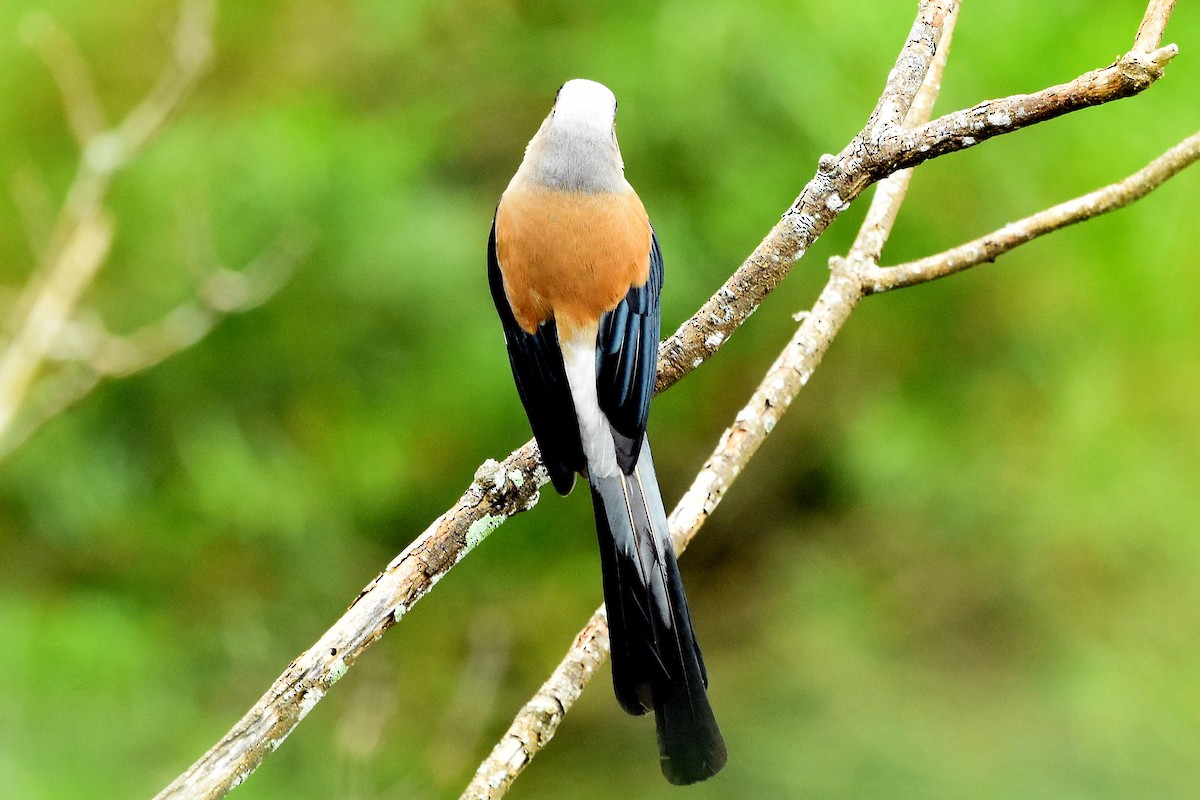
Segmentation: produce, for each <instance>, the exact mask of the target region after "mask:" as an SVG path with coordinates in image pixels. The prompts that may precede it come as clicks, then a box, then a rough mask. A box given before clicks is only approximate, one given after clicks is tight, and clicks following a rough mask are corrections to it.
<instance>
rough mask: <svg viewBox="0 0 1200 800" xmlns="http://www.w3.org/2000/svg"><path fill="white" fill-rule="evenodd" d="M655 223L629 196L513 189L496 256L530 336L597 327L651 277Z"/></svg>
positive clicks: (499, 218) (502, 209)
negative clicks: (552, 326) (541, 330)
mask: <svg viewBox="0 0 1200 800" xmlns="http://www.w3.org/2000/svg"><path fill="white" fill-rule="evenodd" d="M650 238H651V230H650V220H649V218H648V217H647V216H646V209H645V207H644V206H643V205H642V201H641V200H640V199H639V198H638V196H637V194H636V193H635V192H633V191H632V190H630V191H628V192H622V193H611V192H573V191H563V190H561V189H554V188H549V187H545V186H537V185H532V184H530V183H529V182H514V185H511V186H509V188H508V191H506V192H505V193H504V197H503V198H501V200H500V205H499V207H498V208H497V210H496V255H497V260H498V261H499V262H500V270H501V272H502V274H503V276H504V291H505V294H506V295H507V296H508V301H509V304H510V305H511V306H512V310H513V315H514V316H515V317H516V319H517V324H519V325H520V326H521V328H522V330H524V331H525V332H526V333H534V332H535V331H536V330H537V327H538V325H540V324H542V323H543V322H546V321H547V320H549V319H551V318H553V319H554V320H555V322H556V324H557V326H558V330H559V333H560V335H563V336H568V337H569V336H571V335H572V334H573V333H574V332H576V331H578V330H580V329H582V328H585V327H587V326H590V325H594V324H595V323H596V321H597V320H599V319H600V317H601V316H603V315H604V314H605V312H607V311H611V310H612V309H613V308H615V307H616V305H617V303H619V302H620V301H621V298H623V297H625V295H626V294H627V293H628V292H629V289H630V288H631V287H634V286H641V285H643V284H645V282H646V278H647V276H648V274H649V269H650V247H651V244H650Z"/></svg>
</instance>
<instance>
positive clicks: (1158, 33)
mask: <svg viewBox="0 0 1200 800" xmlns="http://www.w3.org/2000/svg"><path fill="white" fill-rule="evenodd" d="M1174 9H1175V0H1151V3H1150V5H1148V6H1147V7H1146V13H1145V15H1143V17H1142V24H1141V25H1139V26H1138V30H1137V36H1135V37H1134V39H1133V49H1134V50H1135V51H1137V52H1139V53H1151V52H1153V51H1155V50H1157V49H1158V48H1159V46H1160V45H1161V44H1162V40H1163V34H1164V33H1165V32H1166V29H1167V22H1168V21H1169V20H1170V19H1171V12H1172V11H1173V10H1174Z"/></svg>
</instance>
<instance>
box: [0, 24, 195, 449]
mask: <svg viewBox="0 0 1200 800" xmlns="http://www.w3.org/2000/svg"><path fill="white" fill-rule="evenodd" d="M212 14H213V3H212V0H187V1H186V2H185V3H184V6H183V7H182V10H181V13H180V20H179V24H178V27H177V31H176V48H175V52H174V56H173V62H172V66H171V67H170V68H168V69H167V70H165V71H164V73H163V78H162V79H161V80H160V81H159V84H158V85H156V87H155V88H154V89H152V90H151V91H150V93H149V94H148V95H147V96H146V98H145V99H143V100H142V102H140V103H139V104H138V105H137V106H136V107H134V109H133V110H132V111H130V112H129V114H128V115H127V116H126V118H125V119H124V120H123V121H122V122H121V123H120V124H119V125H118V126H117V128H116V129H115V130H111V131H107V132H105V131H104V130H103V119H104V117H103V112H102V111H101V109H100V104H99V100H98V99H97V98H96V94H95V90H94V88H93V87H92V84H91V78H90V76H89V73H88V71H87V67H86V65H84V64H83V59H82V58H81V57H80V56H79V54H78V52H77V51H76V50H75V48H74V45H73V44H71V42H70V38H69V37H68V36H67V35H66V34H65V33H64V32H63V31H62V30H61V29H59V28H57V27H56V26H55V25H54V24H53V23H52V22H50V21H49V20H48V18H45V17H40V16H35V17H34V18H33V19H32V22H28V23H27V24H26V29H25V35H26V38H27V39H28V40H30V42H31V46H33V47H35V48H36V49H37V50H38V52H39V53H40V54H41V55H42V58H43V59H44V60H45V61H46V64H47V67H48V68H49V69H50V71H51V73H52V75H53V76H54V78H55V81H56V82H57V84H58V86H59V89H60V91H61V93H62V101H63V106H64V107H65V108H66V114H67V117H68V120H69V121H70V124H71V129H72V131H74V133H75V136H76V138H77V139H78V140H79V144H80V149H81V153H80V160H79V166H78V169H77V171H76V175H75V179H74V181H73V182H72V184H71V186H70V188H69V189H68V190H67V195H66V199H65V200H64V202H63V205H62V209H61V210H60V212H59V215H58V219H57V221H56V222H55V225H54V228H53V231H52V232H51V234H50V238H49V241H48V243H47V244H46V246H45V247H44V248H35V249H39V250H40V255H41V257H42V265H41V268H40V269H39V270H38V271H37V272H35V273H34V275H33V276H32V277H31V278H30V279H29V281H28V283H27V284H26V288H25V291H24V292H23V296H22V297H21V299H20V300H19V301H18V303H17V307H16V320H17V321H16V322H15V324H14V326H13V327H12V328H11V330H12V334H11V340H10V342H9V345H8V347H7V348H6V349H5V351H4V353H3V354H2V355H0V440H3V439H4V438H5V437H6V436H7V435H8V434H9V432H10V428H11V427H12V425H13V423H14V420H16V419H17V414H18V412H19V411H20V409H21V406H22V404H23V403H24V402H25V400H26V398H27V396H28V395H29V391H30V389H31V387H32V386H33V382H34V380H35V379H36V378H37V376H38V374H39V372H40V370H41V368H42V365H43V363H44V361H45V360H46V358H47V356H48V354H49V353H50V351H51V350H52V349H53V348H54V346H55V342H56V340H57V338H58V336H59V335H60V334H61V333H62V331H63V330H64V329H66V328H67V326H68V324H69V321H70V319H71V317H72V315H73V313H74V311H75V307H76V305H77V304H78V302H79V300H80V297H81V296H82V295H83V292H84V291H85V290H86V288H87V287H88V285H90V283H91V282H92V280H93V278H95V276H96V273H97V272H98V271H99V269H100V267H101V266H102V265H103V263H104V260H105V258H106V257H107V255H108V249H109V246H110V245H111V243H112V236H113V223H112V221H111V219H110V218H109V216H108V213H107V212H106V211H105V209H104V198H105V194H106V193H107V191H108V185H109V180H110V178H111V175H112V172H113V171H114V170H115V169H117V168H118V167H120V166H121V165H122V164H124V163H125V162H126V161H128V159H129V158H130V157H132V156H133V155H134V154H136V153H137V152H139V151H140V150H141V149H142V148H143V147H144V146H145V145H146V144H147V142H148V141H149V140H150V138H151V136H152V135H153V134H154V133H156V132H157V131H158V130H159V128H160V126H161V124H162V122H163V121H164V120H165V119H167V118H168V117H169V115H170V114H171V113H172V112H173V111H174V110H175V108H176V107H177V106H178V105H179V103H180V102H181V101H182V100H183V98H184V96H185V95H186V93H187V91H188V89H189V88H190V87H191V86H193V85H194V84H195V82H196V81H197V80H198V78H199V76H200V74H201V73H202V72H203V70H204V67H205V65H206V64H207V61H208V57H209V55H210V53H211V41H212V21H213V20H212ZM160 87H165V88H160ZM77 385H82V384H77Z"/></svg>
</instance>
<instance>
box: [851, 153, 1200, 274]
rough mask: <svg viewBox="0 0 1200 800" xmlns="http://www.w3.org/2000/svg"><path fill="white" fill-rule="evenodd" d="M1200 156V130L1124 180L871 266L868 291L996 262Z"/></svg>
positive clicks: (1135, 195) (1154, 184) (1114, 205)
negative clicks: (961, 239) (927, 252)
mask: <svg viewBox="0 0 1200 800" xmlns="http://www.w3.org/2000/svg"><path fill="white" fill-rule="evenodd" d="M1198 160H1200V133H1195V134H1192V135H1191V136H1189V137H1188V138H1186V139H1184V140H1183V141H1182V142H1180V143H1179V144H1177V145H1175V146H1174V147H1172V148H1171V149H1170V150H1168V151H1167V152H1165V153H1163V154H1162V155H1161V156H1159V157H1158V158H1156V159H1154V160H1153V161H1151V162H1150V163H1149V164H1147V165H1146V166H1145V167H1143V168H1142V169H1140V170H1138V171H1137V172H1135V173H1133V174H1132V175H1130V176H1129V177H1127V178H1125V179H1124V180H1120V181H1117V182H1116V183H1113V184H1109V185H1108V186H1105V187H1103V188H1101V189H1097V190H1095V191H1093V192H1088V193H1087V194H1085V195H1082V196H1080V197H1076V198H1075V199H1073V200H1068V201H1067V202H1065V203H1060V204H1058V205H1056V206H1054V207H1053V208H1047V209H1046V210H1044V211H1039V212H1038V213H1036V214H1033V215H1032V216H1029V217H1026V218H1025V219H1022V220H1019V221H1017V222H1010V223H1009V224H1007V225H1005V226H1004V227H1003V228H1000V229H998V230H994V231H992V232H991V233H988V234H985V235H983V236H980V237H979V238H978V239H974V240H972V241H970V242H967V243H966V244H961V245H959V246H958V247H954V248H952V249H950V250H947V251H945V252H943V253H938V254H937V255H932V256H927V257H925V258H920V259H917V260H916V261H909V262H907V263H904V264H899V265H897V266H894V267H878V266H871V267H868V268H866V269H864V270H863V272H862V278H863V280H864V282H865V287H864V288H865V289H866V291H867V293H868V294H879V293H880V292H887V291H891V290H892V289H901V288H904V287H906V286H913V285H915V284H918V283H926V282H928V281H931V280H934V279H936V278H944V277H946V276H947V275H953V274H955V273H956V272H962V271H963V270H965V269H969V268H970V267H974V266H976V265H978V264H984V263H988V262H991V261H995V260H996V259H997V258H999V257H1000V256H1001V255H1003V254H1004V253H1007V252H1008V251H1009V250H1012V249H1013V248H1014V247H1018V246H1019V245H1022V244H1025V243H1026V242H1029V241H1032V240H1033V239H1036V238H1037V237H1039V236H1045V235H1046V234H1047V233H1051V232H1052V231H1056V230H1058V229H1060V228H1065V227H1067V226H1068V225H1074V224H1075V223H1078V222H1083V221H1084V220H1088V219H1091V218H1092V217H1096V216H1099V215H1101V214H1106V213H1108V212H1109V211H1115V210H1116V209H1118V208H1123V207H1125V206H1127V205H1129V204H1130V203H1132V202H1134V201H1135V200H1140V199H1141V198H1143V197H1145V196H1146V195H1148V194H1149V193H1150V192H1152V191H1154V190H1155V189H1157V188H1158V187H1159V186H1161V185H1162V184H1163V183H1165V182H1166V181H1167V180H1168V179H1170V178H1171V177H1173V176H1174V175H1176V174H1178V173H1179V172H1180V171H1181V170H1183V169H1184V168H1186V167H1188V166H1190V165H1191V164H1194V163H1195V162H1196V161H1198Z"/></svg>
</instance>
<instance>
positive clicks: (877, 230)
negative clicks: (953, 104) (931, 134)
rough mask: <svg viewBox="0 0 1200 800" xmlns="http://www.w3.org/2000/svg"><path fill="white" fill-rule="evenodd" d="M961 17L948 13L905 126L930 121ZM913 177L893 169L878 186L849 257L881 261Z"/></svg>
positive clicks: (909, 173) (955, 9)
mask: <svg viewBox="0 0 1200 800" xmlns="http://www.w3.org/2000/svg"><path fill="white" fill-rule="evenodd" d="M957 20H958V8H957V7H955V8H954V9H953V10H952V11H951V12H950V13H948V14H946V16H945V24H944V26H943V29H942V38H941V41H940V43H939V46H938V48H937V53H936V55H935V56H934V59H933V61H932V62H931V63H930V65H929V70H928V71H927V73H926V75H925V79H924V80H923V81H922V82H921V87H920V90H919V91H918V92H917V94H916V97H915V98H914V99H913V103H912V106H911V107H910V108H909V109H908V113H907V114H906V115H905V117H904V125H905V126H906V127H909V128H912V127H915V126H917V125H922V124H924V123H926V122H928V121H929V117H930V116H932V114H933V104H934V102H935V101H936V100H937V96H938V94H939V93H940V92H941V89H942V74H943V73H944V72H945V70H946V59H947V57H949V55H950V42H951V40H952V38H953V37H954V24H955V22H957ZM911 179H912V168H911V167H910V168H908V169H902V170H900V171H899V172H893V173H892V174H891V175H889V176H888V177H886V178H884V179H883V180H882V181H880V182H879V184H878V185H877V186H876V187H875V196H874V197H872V198H871V205H870V207H869V208H868V209H867V215H866V217H865V218H864V220H863V223H862V226H861V227H860V228H859V230H858V236H857V237H855V240H854V245H853V247H852V248H851V250H850V258H852V259H857V260H860V261H865V262H869V263H878V262H879V256H880V254H881V253H882V252H883V246H884V244H885V243H886V242H887V240H888V237H889V236H890V235H891V233H892V227H893V226H894V225H895V224H896V216H897V215H898V214H899V213H900V205H901V204H902V203H903V202H904V197H905V195H906V194H907V193H908V184H909V182H910V181H911Z"/></svg>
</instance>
